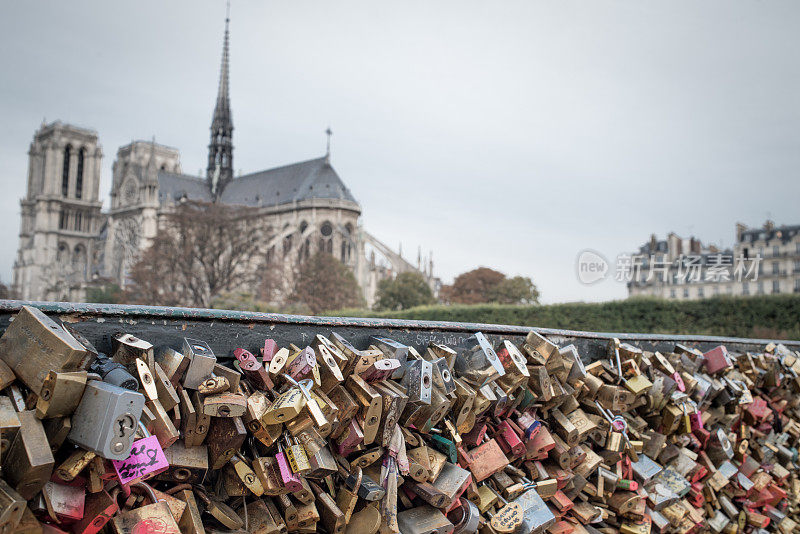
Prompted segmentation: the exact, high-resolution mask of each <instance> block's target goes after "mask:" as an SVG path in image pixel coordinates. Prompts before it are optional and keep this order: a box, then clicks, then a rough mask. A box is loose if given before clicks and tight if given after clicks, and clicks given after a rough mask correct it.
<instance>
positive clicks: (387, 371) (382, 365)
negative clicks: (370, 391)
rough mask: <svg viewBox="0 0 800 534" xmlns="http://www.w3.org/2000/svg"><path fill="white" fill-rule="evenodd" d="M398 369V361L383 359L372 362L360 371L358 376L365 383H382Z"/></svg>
mask: <svg viewBox="0 0 800 534" xmlns="http://www.w3.org/2000/svg"><path fill="white" fill-rule="evenodd" d="M399 368H400V361H399V360H395V359H394V358H384V359H382V360H376V361H374V362H372V363H371V364H370V365H369V366H368V367H366V368H365V369H362V370H361V372H360V373H359V376H361V378H363V379H364V380H365V381H366V382H367V383H370V384H373V383H375V382H382V381H384V380H386V379H388V378H389V377H390V376H391V375H392V374H393V373H394V372H395V371H397V369H399Z"/></svg>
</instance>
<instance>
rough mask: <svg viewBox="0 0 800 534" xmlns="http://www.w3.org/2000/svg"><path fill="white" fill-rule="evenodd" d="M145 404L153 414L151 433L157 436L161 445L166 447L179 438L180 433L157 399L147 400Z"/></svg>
mask: <svg viewBox="0 0 800 534" xmlns="http://www.w3.org/2000/svg"><path fill="white" fill-rule="evenodd" d="M145 406H146V407H147V409H148V410H150V413H152V414H153V423H152V427H153V434H155V436H156V437H157V438H158V442H159V443H160V444H161V447H162V448H164V449H166V448H167V447H169V446H170V445H172V444H173V443H175V442H176V441H177V440H178V438H180V433H179V432H178V429H177V428H175V425H174V424H173V423H172V420H171V419H170V417H169V415H168V414H167V412H166V410H164V407H163V406H161V403H160V402H158V399H156V400H148V401H147V402H146V403H145Z"/></svg>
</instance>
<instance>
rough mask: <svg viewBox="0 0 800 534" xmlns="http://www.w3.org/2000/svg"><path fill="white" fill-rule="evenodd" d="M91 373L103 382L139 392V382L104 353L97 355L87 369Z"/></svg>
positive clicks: (122, 366)
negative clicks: (98, 376)
mask: <svg viewBox="0 0 800 534" xmlns="http://www.w3.org/2000/svg"><path fill="white" fill-rule="evenodd" d="M87 370H88V371H89V372H90V373H95V374H98V375H100V378H101V379H102V380H103V382H106V383H108V384H112V385H114V386H119V387H121V388H124V389H130V390H131V391H138V390H139V380H138V379H137V378H136V377H135V376H133V375H132V374H131V373H129V372H128V369H126V368H125V366H124V365H122V364H121V363H117V362H115V361H113V360H111V358H109V357H108V356H106V355H105V354H103V353H100V354H98V355H97V358H95V359H94V361H92V363H91V364H90V365H89V367H88V369H87Z"/></svg>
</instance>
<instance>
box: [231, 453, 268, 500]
mask: <svg viewBox="0 0 800 534" xmlns="http://www.w3.org/2000/svg"><path fill="white" fill-rule="evenodd" d="M231 464H232V465H233V469H234V471H235V472H236V475H237V476H238V477H239V479H240V480H241V481H242V483H243V484H244V485H245V487H246V488H247V489H248V490H250V492H251V493H253V495H255V496H257V497H260V496H262V495H264V486H263V485H262V484H261V480H260V479H259V478H258V476H256V473H255V471H253V469H252V468H251V467H250V465H249V463H248V462H247V459H245V458H244V456H242V455H241V453H236V454H234V455H233V457H232V458H231Z"/></svg>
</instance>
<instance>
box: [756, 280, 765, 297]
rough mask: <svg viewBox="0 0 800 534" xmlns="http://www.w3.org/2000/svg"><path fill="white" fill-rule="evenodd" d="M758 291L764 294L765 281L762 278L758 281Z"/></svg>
mask: <svg viewBox="0 0 800 534" xmlns="http://www.w3.org/2000/svg"><path fill="white" fill-rule="evenodd" d="M756 292H757V293H758V294H759V295H763V294H764V282H763V281H761V280H759V281H758V289H757V291H756Z"/></svg>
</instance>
